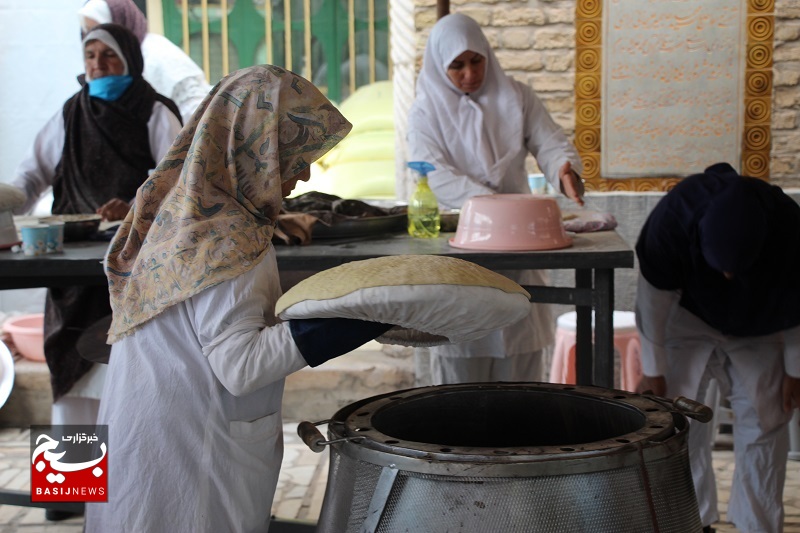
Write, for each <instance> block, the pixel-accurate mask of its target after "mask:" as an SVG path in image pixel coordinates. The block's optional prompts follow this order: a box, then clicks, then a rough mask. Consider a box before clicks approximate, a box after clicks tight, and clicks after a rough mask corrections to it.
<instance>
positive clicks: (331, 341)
mask: <svg viewBox="0 0 800 533" xmlns="http://www.w3.org/2000/svg"><path fill="white" fill-rule="evenodd" d="M392 327H393V326H392V325H391V324H382V323H380V322H370V321H367V320H356V319H352V318H298V319H293V320H289V331H290V332H291V333H292V339H294V343H295V344H296V345H297V348H298V349H299V350H300V354H301V355H302V356H303V359H305V360H306V362H307V363H308V366H311V367H315V366H319V365H321V364H322V363H324V362H325V361H328V360H330V359H333V358H334V357H339V356H340V355H343V354H346V353H348V352H351V351H353V350H355V349H356V348H358V347H359V346H361V345H363V344H364V343H366V342H368V341H371V340H373V339H374V338H376V337H379V336H380V335H382V334H384V333H385V332H386V331H388V330H389V329H391V328H392Z"/></svg>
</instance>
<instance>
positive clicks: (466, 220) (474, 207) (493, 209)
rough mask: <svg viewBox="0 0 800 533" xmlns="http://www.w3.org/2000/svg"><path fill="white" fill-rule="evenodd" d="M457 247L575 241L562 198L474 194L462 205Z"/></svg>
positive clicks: (510, 247)
mask: <svg viewBox="0 0 800 533" xmlns="http://www.w3.org/2000/svg"><path fill="white" fill-rule="evenodd" d="M450 245H451V246H454V247H456V248H468V249H473V250H493V251H507V252H513V251H532V250H557V249H559V248H567V247H569V246H571V245H572V239H570V237H569V236H568V235H567V232H566V231H565V230H564V222H563V221H562V219H561V209H560V208H559V207H558V202H556V200H555V199H554V198H551V197H549V196H540V195H535V194H492V195H485V196H473V197H472V198H469V199H468V200H467V201H466V202H464V205H463V206H462V208H461V214H460V216H459V219H458V227H457V229H456V234H455V237H453V238H452V239H450Z"/></svg>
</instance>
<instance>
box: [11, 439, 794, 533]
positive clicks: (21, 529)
mask: <svg viewBox="0 0 800 533" xmlns="http://www.w3.org/2000/svg"><path fill="white" fill-rule="evenodd" d="M323 429H324V428H323ZM296 430H297V425H296V424H286V425H285V426H284V434H285V437H284V440H285V444H286V450H285V455H284V461H283V465H282V468H281V474H280V480H279V481H278V490H277V493H276V496H275V502H274V504H273V506H272V511H273V514H274V515H275V516H276V517H278V518H280V519H286V520H300V521H302V522H307V523H310V522H315V521H316V519H317V517H318V516H319V512H320V509H321V508H322V500H323V498H324V494H325V486H326V482H327V475H328V452H327V451H325V452H323V453H321V454H316V453H314V452H312V451H311V450H309V449H308V447H307V446H306V445H305V444H303V443H302V441H300V439H299V437H298V436H297V433H296ZM29 454H30V450H29V444H28V431H27V430H18V429H0V487H2V488H4V489H13V490H25V489H27V488H28V487H29V484H30V474H29V469H28V458H29ZM714 467H715V468H716V471H717V480H718V485H719V497H720V512H721V513H722V514H723V520H724V518H725V516H724V514H725V512H726V510H727V502H728V496H729V488H730V483H731V479H732V476H733V452H732V451H728V450H717V451H715V452H714ZM784 496H785V497H784V501H785V507H786V521H785V529H784V531H785V532H786V533H800V461H789V464H788V475H787V479H786V488H785V491H784ZM82 527H83V519H82V518H73V519H70V520H66V521H64V522H48V521H46V520H45V519H44V511H43V510H42V509H34V508H26V507H14V506H8V505H2V506H0V533H28V532H29V533H38V532H44V533H79V532H80V531H81V529H82ZM715 527H716V529H717V531H718V532H719V533H735V532H737V531H738V530H737V529H736V528H734V527H733V526H732V525H730V524H728V523H725V522H724V521H723V522H721V523H719V524H717V525H716V526H715Z"/></svg>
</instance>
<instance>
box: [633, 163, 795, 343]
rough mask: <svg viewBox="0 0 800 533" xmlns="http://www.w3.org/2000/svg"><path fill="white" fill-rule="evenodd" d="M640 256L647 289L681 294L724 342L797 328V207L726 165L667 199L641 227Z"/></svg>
mask: <svg viewBox="0 0 800 533" xmlns="http://www.w3.org/2000/svg"><path fill="white" fill-rule="evenodd" d="M636 254H637V256H638V258H639V268H640V270H641V273H642V275H643V276H644V278H645V279H646V280H647V281H648V282H650V284H652V285H653V286H655V287H656V288H659V289H662V290H680V291H682V293H681V300H680V304H681V305H682V306H683V307H685V308H686V309H688V310H689V311H691V312H692V313H693V314H695V315H696V316H698V317H699V318H701V319H702V320H703V321H705V322H706V323H707V324H708V325H710V326H711V327H713V328H715V329H717V330H719V331H720V332H721V333H723V334H726V335H733V336H739V337H749V336H759V335H767V334H770V333H775V332H777V331H781V330H784V329H787V328H790V327H794V326H797V325H800V277H799V276H798V275H797V272H798V270H799V269H800V206H798V204H797V203H796V202H795V201H794V200H793V199H792V198H790V197H789V196H787V195H786V194H785V193H784V192H783V191H782V190H781V189H780V188H779V187H776V186H774V185H770V184H768V183H766V182H764V181H762V180H759V179H756V178H749V177H742V176H739V174H737V173H736V171H735V170H734V169H733V168H732V167H731V166H730V165H728V164H727V163H719V164H716V165H713V166H711V167H709V168H707V169H706V171H705V172H704V173H703V174H696V175H694V176H689V177H688V178H685V179H684V180H682V181H681V182H680V183H679V184H678V185H677V186H676V187H675V188H674V189H672V190H671V191H670V192H669V193H667V195H666V196H665V197H664V198H662V199H661V201H660V202H659V203H658V205H657V206H656V207H655V209H653V212H652V213H651V214H650V216H649V217H648V219H647V221H646V222H645V224H644V226H643V227H642V232H641V234H640V235H639V240H638V242H637V243H636ZM722 272H730V273H732V274H734V278H733V279H732V280H727V279H725V276H724V275H723V274H722Z"/></svg>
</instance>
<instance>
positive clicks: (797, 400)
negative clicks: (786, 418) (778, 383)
mask: <svg viewBox="0 0 800 533" xmlns="http://www.w3.org/2000/svg"><path fill="white" fill-rule="evenodd" d="M797 407H800V379H798V378H793V377H791V376H783V412H784V413H791V412H792V409H795V408H797Z"/></svg>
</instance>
